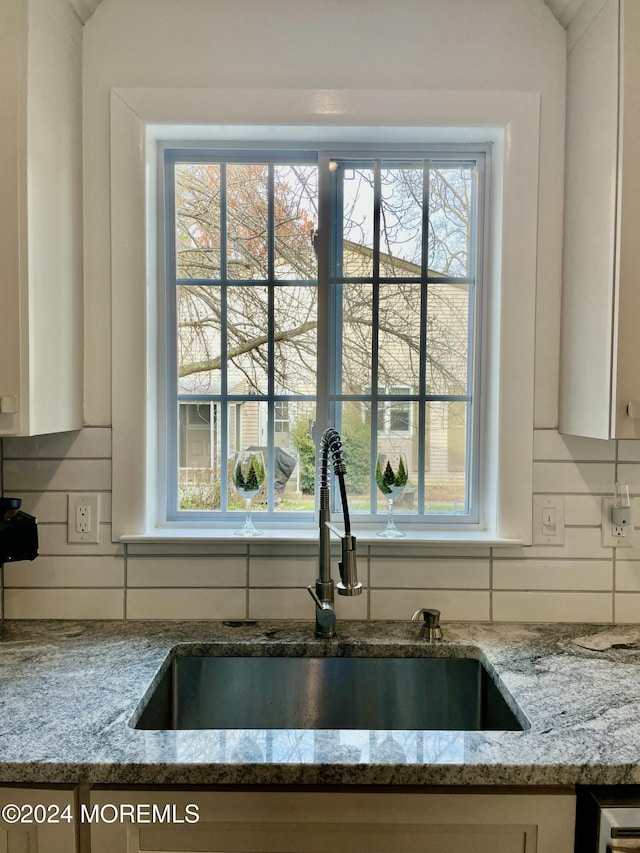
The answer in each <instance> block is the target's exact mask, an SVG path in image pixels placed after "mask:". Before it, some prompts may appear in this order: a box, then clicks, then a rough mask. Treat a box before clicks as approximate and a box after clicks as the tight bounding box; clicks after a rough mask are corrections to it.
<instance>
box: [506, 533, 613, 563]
mask: <svg viewBox="0 0 640 853" xmlns="http://www.w3.org/2000/svg"><path fill="white" fill-rule="evenodd" d="M612 557H613V548H603V547H602V533H601V530H600V528H599V527H567V528H565V531H564V545H522V546H516V547H505V548H502V547H500V548H495V549H494V560H495V559H509V560H512V559H536V558H542V559H559V560H562V559H565V560H568V559H586V560H589V559H592V560H610V559H611V558H612Z"/></svg>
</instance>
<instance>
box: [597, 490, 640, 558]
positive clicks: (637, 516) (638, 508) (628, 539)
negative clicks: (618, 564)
mask: <svg viewBox="0 0 640 853" xmlns="http://www.w3.org/2000/svg"><path fill="white" fill-rule="evenodd" d="M612 507H613V498H612V497H610V498H602V547H603V548H633V546H634V545H635V542H636V530H635V527H634V525H635V524H638V523H639V522H640V499H638V498H631V524H630V525H629V528H628V529H627V531H626V534H625V536H623V537H620V538H618V537H617V536H614V535H613V532H612V523H611V509H612Z"/></svg>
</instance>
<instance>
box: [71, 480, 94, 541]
mask: <svg viewBox="0 0 640 853" xmlns="http://www.w3.org/2000/svg"><path fill="white" fill-rule="evenodd" d="M99 498H100V496H99V495H98V494H95V493H94V494H81V493H80V492H69V493H68V494H67V542H83V543H86V544H90V545H97V544H98V543H99V542H100V500H99Z"/></svg>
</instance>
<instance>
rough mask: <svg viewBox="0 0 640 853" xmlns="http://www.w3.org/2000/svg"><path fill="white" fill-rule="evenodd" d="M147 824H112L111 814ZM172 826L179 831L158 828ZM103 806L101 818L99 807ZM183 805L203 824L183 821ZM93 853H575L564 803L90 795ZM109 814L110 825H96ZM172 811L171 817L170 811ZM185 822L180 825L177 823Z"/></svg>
mask: <svg viewBox="0 0 640 853" xmlns="http://www.w3.org/2000/svg"><path fill="white" fill-rule="evenodd" d="M119 803H121V804H124V807H125V809H126V810H127V811H128V812H129V813H130V812H131V809H132V807H133V808H137V807H138V806H142V807H143V812H142V818H143V820H142V821H141V822H138V823H131V822H129V821H128V820H122V821H113V815H114V814H115V810H114V807H116V808H117V806H118V804H119ZM154 804H155V806H156V809H157V811H156V812H155V815H156V818H159V817H160V816H164V817H168V818H170V820H172V821H173V822H169V821H167V822H164V820H160V819H156V820H155V821H154V817H153V816H154V812H153V808H152V807H153V805H154ZM96 806H97V810H95V807H96ZM187 806H190V811H191V814H192V815H194V814H197V818H198V820H197V822H193V823H188V822H186V820H185V815H186V814H187V812H188V810H187ZM91 807H92V808H94V812H93V814H94V818H95V819H96V820H95V822H94V825H93V826H92V828H91V850H92V853H142V851H144V853H169V851H171V853H230V851H241V852H242V853H326V851H327V850H331V851H332V853H407V851H409V850H416V851H419V850H429V853H469V851H473V853H572V851H573V831H574V830H573V827H574V797H573V795H572V794H571V793H567V792H564V793H561V794H548V793H545V794H517V793H516V794H489V793H487V794H484V793H478V794H467V793H461V792H457V791H454V792H452V793H446V794H442V793H437V794H436V793H429V792H425V793H424V794H423V793H420V794H404V793H398V794H387V793H384V794H377V793H367V794H363V793H350V792H344V793H340V794H334V793H304V792H301V793H278V792H264V793H246V794H245V793H240V792H238V793H236V792H233V793H222V792H204V791H191V792H184V791H180V790H174V791H171V790H164V791H157V790H146V791H145V790H143V791H140V790H135V791H131V792H130V793H129V794H127V793H126V792H123V791H121V790H119V791H112V792H110V791H105V790H101V791H99V792H98V791H94V792H92V795H91ZM102 807H104V808H105V810H106V811H105V815H106V818H107V822H103V821H100V820H99V816H100V810H101V809H102ZM167 807H169V810H167ZM180 821H184V822H180Z"/></svg>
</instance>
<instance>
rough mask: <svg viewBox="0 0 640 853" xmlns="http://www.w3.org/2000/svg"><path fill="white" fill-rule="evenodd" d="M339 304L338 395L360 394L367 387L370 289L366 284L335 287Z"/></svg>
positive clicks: (370, 317)
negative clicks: (339, 391)
mask: <svg viewBox="0 0 640 853" xmlns="http://www.w3.org/2000/svg"><path fill="white" fill-rule="evenodd" d="M336 289H337V292H338V294H341V298H342V302H341V309H342V336H341V341H336V345H341V346H342V358H341V360H340V363H339V366H340V367H341V370H342V373H341V375H342V383H341V392H342V393H343V394H362V393H363V389H364V388H366V387H371V343H372V331H371V325H372V317H373V302H372V298H373V288H372V286H371V285H370V284H345V285H342V286H341V285H336Z"/></svg>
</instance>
